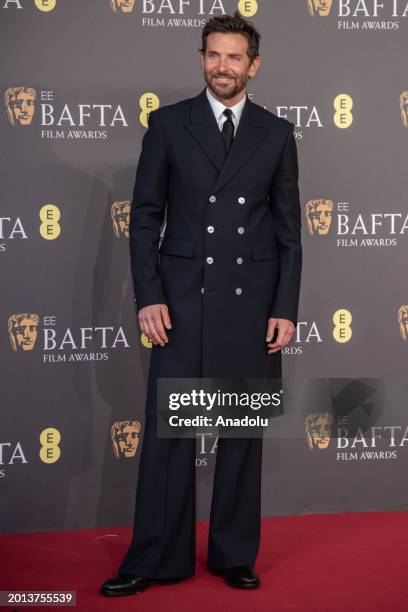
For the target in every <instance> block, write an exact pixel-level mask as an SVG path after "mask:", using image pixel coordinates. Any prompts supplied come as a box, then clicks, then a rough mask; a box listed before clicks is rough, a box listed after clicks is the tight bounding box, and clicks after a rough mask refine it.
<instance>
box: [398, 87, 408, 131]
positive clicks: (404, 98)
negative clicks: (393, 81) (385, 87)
mask: <svg viewBox="0 0 408 612" xmlns="http://www.w3.org/2000/svg"><path fill="white" fill-rule="evenodd" d="M400 111H401V118H402V124H403V126H404V127H408V91H403V92H402V94H401V95H400Z"/></svg>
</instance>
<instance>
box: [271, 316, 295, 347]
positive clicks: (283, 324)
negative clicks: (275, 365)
mask: <svg viewBox="0 0 408 612" xmlns="http://www.w3.org/2000/svg"><path fill="white" fill-rule="evenodd" d="M276 328H277V329H278V337H277V338H276V340H275V342H272V338H273V334H274V333H275V329H276ZM294 331H295V324H294V323H293V321H289V320H288V319H275V318H272V319H268V330H267V332H266V343H267V346H268V355H269V354H270V353H276V352H277V351H280V350H281V349H283V347H284V346H286V345H287V344H288V343H289V342H290V340H291V338H292V336H293V333H294Z"/></svg>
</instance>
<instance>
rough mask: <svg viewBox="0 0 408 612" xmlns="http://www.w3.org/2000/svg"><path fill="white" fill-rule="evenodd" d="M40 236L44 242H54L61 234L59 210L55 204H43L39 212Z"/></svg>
mask: <svg viewBox="0 0 408 612" xmlns="http://www.w3.org/2000/svg"><path fill="white" fill-rule="evenodd" d="M39 217H40V219H41V225H40V234H41V236H42V237H43V238H44V239H45V240H55V239H56V238H58V236H59V235H60V233H61V226H60V224H59V220H60V218H61V213H60V209H59V208H58V206H56V205H55V204H44V206H43V207H42V208H41V210H40V215H39Z"/></svg>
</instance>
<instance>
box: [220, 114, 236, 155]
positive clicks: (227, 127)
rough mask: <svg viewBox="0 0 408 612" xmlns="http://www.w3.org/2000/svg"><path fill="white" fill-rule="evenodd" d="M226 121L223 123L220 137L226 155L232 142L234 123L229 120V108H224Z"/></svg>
mask: <svg viewBox="0 0 408 612" xmlns="http://www.w3.org/2000/svg"><path fill="white" fill-rule="evenodd" d="M223 114H224V115H225V116H226V117H227V119H226V121H224V125H223V126H222V136H223V138H224V142H225V148H226V151H227V153H228V152H229V150H230V148H231V145H232V141H233V140H234V123H233V121H232V119H231V117H232V110H231V109H230V108H226V109H225V110H224V113H223Z"/></svg>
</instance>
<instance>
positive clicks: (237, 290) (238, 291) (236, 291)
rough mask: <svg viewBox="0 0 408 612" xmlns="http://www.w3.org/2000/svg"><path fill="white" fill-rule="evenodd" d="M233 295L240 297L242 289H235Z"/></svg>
mask: <svg viewBox="0 0 408 612" xmlns="http://www.w3.org/2000/svg"><path fill="white" fill-rule="evenodd" d="M235 293H236V294H237V295H241V293H242V289H241V287H237V288H236V289H235Z"/></svg>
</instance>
